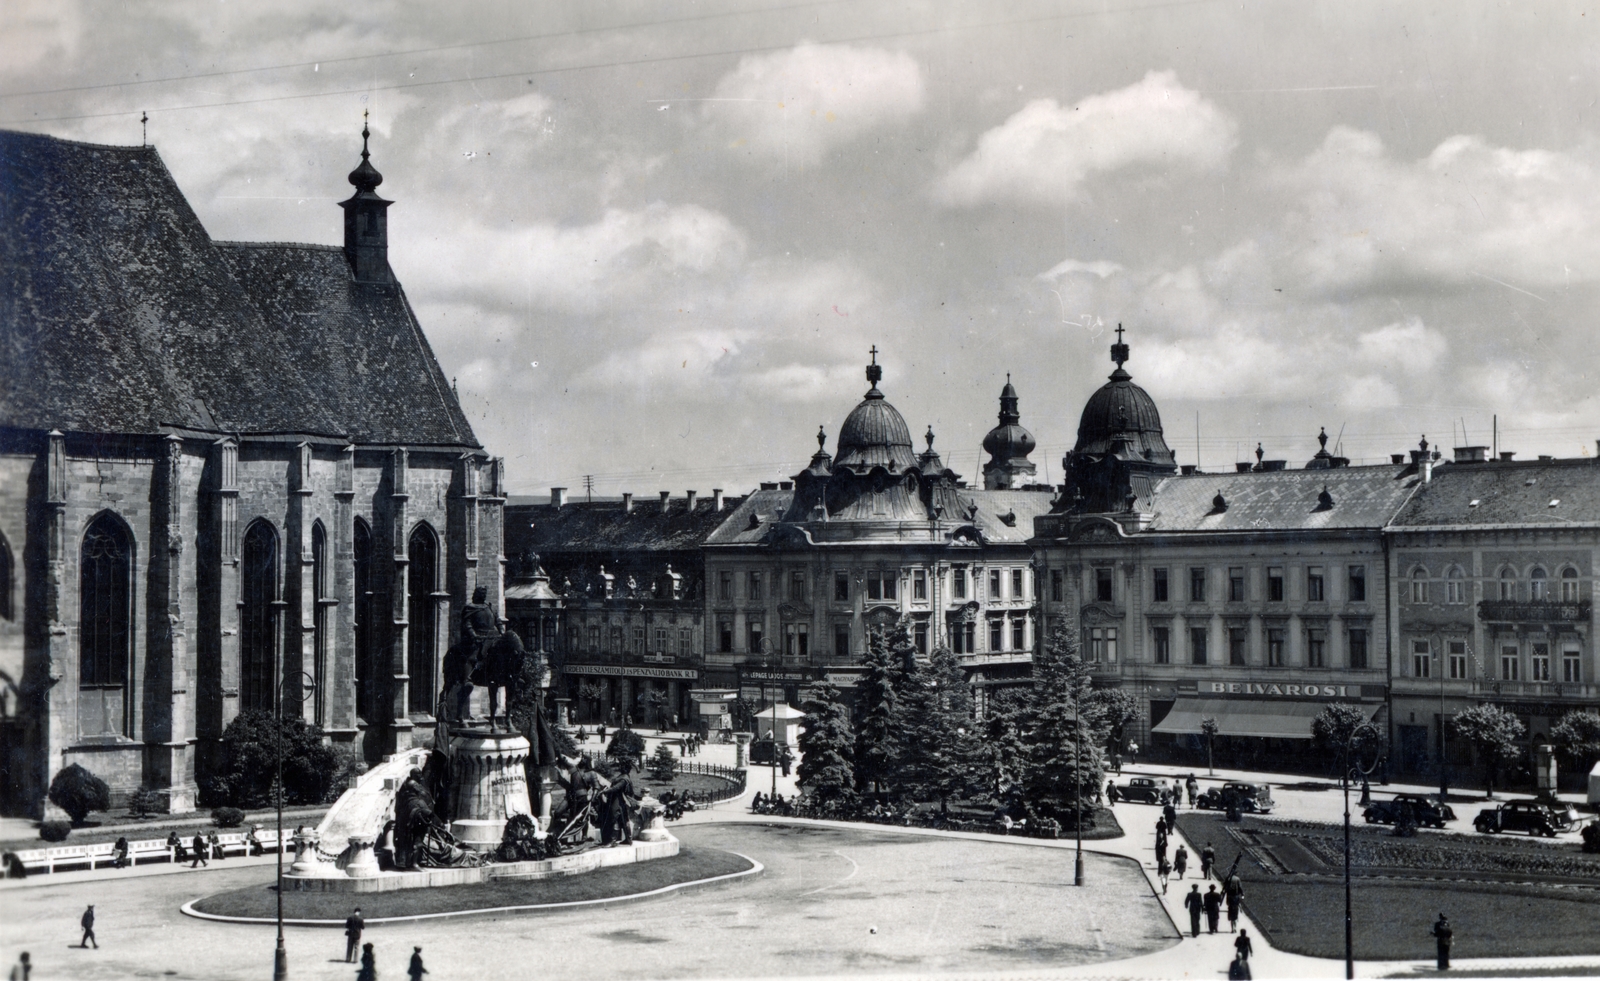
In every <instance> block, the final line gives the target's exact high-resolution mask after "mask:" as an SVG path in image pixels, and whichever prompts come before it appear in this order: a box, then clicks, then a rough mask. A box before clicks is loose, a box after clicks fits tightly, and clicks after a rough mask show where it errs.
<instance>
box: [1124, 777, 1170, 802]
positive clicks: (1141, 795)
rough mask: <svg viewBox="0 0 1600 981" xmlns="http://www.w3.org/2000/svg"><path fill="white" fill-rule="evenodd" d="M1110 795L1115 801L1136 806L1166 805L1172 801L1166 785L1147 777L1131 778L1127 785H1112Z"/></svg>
mask: <svg viewBox="0 0 1600 981" xmlns="http://www.w3.org/2000/svg"><path fill="white" fill-rule="evenodd" d="M1110 793H1112V794H1114V795H1115V799H1116V800H1125V801H1132V802H1134V803H1136V804H1166V803H1170V802H1171V800H1172V793H1171V791H1170V790H1169V789H1168V788H1167V785H1166V784H1165V783H1162V782H1161V781H1159V780H1152V779H1150V778H1149V777H1132V778H1130V779H1129V780H1128V782H1127V783H1123V784H1112V785H1111V791H1110Z"/></svg>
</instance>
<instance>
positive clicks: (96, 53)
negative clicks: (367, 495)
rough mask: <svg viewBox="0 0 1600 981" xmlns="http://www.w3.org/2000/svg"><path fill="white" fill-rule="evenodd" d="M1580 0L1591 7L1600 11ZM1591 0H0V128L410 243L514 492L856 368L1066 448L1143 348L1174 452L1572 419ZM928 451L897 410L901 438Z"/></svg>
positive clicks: (634, 457)
mask: <svg viewBox="0 0 1600 981" xmlns="http://www.w3.org/2000/svg"><path fill="white" fill-rule="evenodd" d="M1590 13H1594V14H1595V15H1596V16H1595V17H1593V18H1591V17H1589V16H1588V15H1589V14H1590ZM1597 20H1600V8H1596V7H1595V6H1594V5H1593V4H1587V5H1586V4H1584V3H1559V2H1541V3H1538V4H1527V3H1471V2H1427V3H1424V2H1406V0H1383V2H1373V0H1334V2H1315V0H1243V2H1240V0H1231V2H1222V0H1170V2H1157V0H1130V2H1121V0H1104V2H1102V0H1051V2H1044V0H1009V2H1006V3H977V2H960V0H918V2H868V0H856V2H810V3H798V2H795V3H782V2H778V0H748V2H743V3H736V2H732V0H707V2H698V3H697V2H682V0H680V2H649V3H646V2H626V0H591V2H554V3H530V2H485V3H471V2H457V3H449V4H441V3H428V2H406V0H394V2H386V3H378V2H374V3H353V4H328V3H326V2H311V0H305V2H300V0H285V2H262V0H256V2H250V3H245V2H237V0H225V2H218V0H212V2H192V3H190V2H167V0H163V2H159V3H156V2H137V0H127V2H120V3H99V4H97V3H82V2H76V0H45V2H35V0H6V2H5V3H3V4H0V126H3V127H5V128H12V129H23V130H28V131H33V132H43V133H49V134H52V135H56V136H60V137H64V138H68V139H77V140H87V141H91V142H99V143H112V144H137V143H138V142H139V141H140V140H141V124H140V116H141V113H148V116H149V121H148V139H149V141H150V142H151V143H152V144H153V145H155V146H156V147H157V148H158V150H159V151H160V153H161V156H162V158H163V160H164V161H165V162H166V164H167V166H168V167H169V168H170V170H171V171H172V173H173V175H174V176H175V178H176V179H177V181H178V184H179V185H180V187H181V188H182V189H183V191H184V192H185V194H186V195H187V197H188V199H189V201H190V202H191V204H192V205H193V206H194V208H195V211H196V212H197V213H198V214H199V216H200V219H201V220H202V222H203V223H204V224H205V226H206V228H207V229H208V231H209V232H210V233H211V235H212V236H213V238H215V239H218V240H256V241H298V242H315V243H324V244H338V243H339V242H341V241H342V234H343V232H342V212H341V211H340V210H339V208H338V207H337V202H338V201H339V200H342V199H343V198H345V197H348V196H349V194H350V192H351V188H350V186H349V184H348V183H347V181H346V175H347V174H348V172H349V171H350V170H351V169H352V168H353V167H354V165H355V164H356V163H357V162H358V154H359V152H360V130H361V125H362V113H363V112H364V111H366V112H370V114H371V116H370V123H371V127H372V162H373V164H374V165H375V166H376V167H377V168H378V169H379V170H380V171H381V172H382V173H383V175H384V183H383V186H382V187H381V188H380V193H381V194H383V195H384V196H385V197H387V198H389V199H391V200H393V201H394V202H395V204H394V206H393V207H392V208H391V209H390V223H389V234H390V243H389V246H390V247H389V259H390V264H391V265H392V266H393V267H394V269H395V271H396V273H397V275H398V276H399V278H400V280H401V282H402V283H403V284H404V286H405V290H406V294H407V296H408V297H409V299H410V301H411V303H412V305H413V306H414V307H415V309H416V311H417V314H418V317H419V318H420V320H421V322H422V324H423V326H424V328H425V330H426V331H427V334H428V337H429V340H430V342H431V343H432V345H433V348H434V351H435V352H436V354H437V355H438V357H439V359H440V362H441V364H442V365H443V367H444V370H445V373H446V374H447V375H449V376H450V377H452V378H453V379H454V380H455V383H456V386H457V390H458V392H459V396H460V399H461V402H462V405H463V408H464V409H465V410H466V412H467V414H468V416H469V418H470V419H471V421H472V424H473V426H474V429H475V431H476V433H477V436H478V439H479V440H480V441H481V442H482V443H483V444H484V445H485V446H486V447H487V448H488V449H489V450H490V451H491V452H492V453H494V454H495V455H498V456H503V457H505V459H506V461H507V472H508V482H509V485H510V489H511V490H512V492H513V493H521V494H533V493H539V494H543V493H547V492H548V489H549V487H551V486H566V487H569V488H573V489H574V490H575V491H577V492H579V493H580V494H581V491H582V488H583V487H584V486H585V476H586V475H588V476H591V477H592V480H593V487H594V492H595V493H596V494H601V495H611V494H617V493H620V492H622V491H632V492H634V493H637V494H640V495H641V496H650V495H653V494H654V493H655V492H657V491H661V490H670V491H673V492H674V493H682V492H683V491H684V490H686V489H691V488H692V489H696V490H699V491H700V492H701V493H702V494H704V493H707V492H708V491H710V490H711V489H712V488H715V487H720V488H724V489H726V490H727V491H728V492H729V493H740V492H743V491H746V490H749V489H751V488H753V487H754V486H755V485H756V484H757V483H758V482H759V481H763V480H777V479H782V478H784V477H787V476H789V475H791V474H793V473H795V472H796V471H798V470H800V469H801V468H802V467H803V466H805V464H806V462H807V460H808V459H809V458H810V455H811V453H812V452H814V450H815V442H814V440H815V433H816V430H817V427H818V426H819V425H820V426H822V427H823V428H824V430H825V431H826V432H827V434H828V436H829V442H828V449H829V451H830V452H831V451H832V450H833V448H834V444H833V439H832V437H833V435H834V434H835V433H836V432H837V430H838V428H839V425H840V424H841V423H842V421H843V420H844V417H845V416H846V414H848V412H849V411H850V409H851V408H852V407H853V406H854V405H855V404H856V402H857V401H858V400H859V399H860V397H861V395H862V393H863V392H864V391H865V390H866V388H867V382H866V380H865V378H864V376H863V368H864V366H865V364H866V363H867V361H868V358H869V353H868V352H869V349H871V348H873V347H876V348H877V350H878V352H879V354H878V360H879V362H880V363H881V364H882V365H883V368H884V380H883V383H882V385H881V387H882V389H883V391H884V392H885V394H886V395H887V396H888V398H889V400H890V402H891V403H893V404H894V405H895V406H896V407H897V408H899V410H900V411H901V413H902V414H903V415H904V416H905V418H906V421H907V423H908V424H909V426H910V428H911V431H912V433H913V434H916V435H918V436H919V437H920V434H921V433H923V431H924V430H925V429H926V428H927V427H930V426H931V427H932V429H933V431H934V432H935V433H936V436H937V441H936V443H935V448H936V449H938V450H939V451H940V452H941V453H942V455H943V457H944V459H945V462H946V463H947V464H948V465H950V466H951V467H952V468H953V469H955V470H956V471H958V472H959V473H961V474H963V475H964V476H966V477H968V478H970V479H971V480H972V481H973V482H974V483H978V482H980V481H981V470H980V467H981V461H982V459H983V457H982V455H981V450H980V446H979V444H980V442H981V440H982V439H983V436H984V434H985V433H986V432H987V431H988V430H989V429H990V428H991V427H993V426H994V425H995V422H996V413H997V411H998V402H997V399H998V395H999V392H1000V389H1001V387H1002V386H1003V385H1004V384H1005V382H1006V377H1007V375H1008V374H1009V375H1010V377H1011V379H1012V382H1013V383H1014V384H1015V385H1016V387H1017V390H1018V392H1019V393H1020V395H1021V409H1022V422H1023V425H1024V426H1026V427H1027V428H1028V429H1029V430H1030V431H1032V433H1033V434H1034V436H1035V437H1036V438H1037V440H1038V441H1039V444H1040V445H1039V449H1038V450H1036V451H1035V452H1034V454H1033V457H1032V458H1033V460H1034V462H1035V463H1036V464H1037V465H1038V466H1039V476H1040V479H1042V480H1049V481H1052V482H1059V481H1060V479H1061V456H1062V454H1063V453H1064V452H1065V451H1067V450H1069V449H1070V448H1071V446H1072V444H1073V442H1074V440H1075V438H1076V431H1077V422H1078V415H1079V413H1080V411H1081V409H1082V406H1083V404H1084V402H1085V400H1086V399H1087V398H1088V397H1089V395H1090V394H1091V393H1092V392H1093V391H1094V389H1095V388H1096V387H1098V386H1099V385H1101V384H1103V383H1104V377H1105V376H1106V375H1107V374H1108V373H1109V372H1110V371H1111V370H1112V367H1113V365H1112V364H1111V363H1110V361H1109V355H1108V346H1109V344H1110V343H1111V341H1112V340H1113V337H1112V334H1111V331H1113V330H1114V329H1115V327H1116V326H1117V325H1118V324H1122V325H1123V326H1124V327H1125V328H1126V331H1127V334H1126V339H1127V342H1128V343H1129V345H1130V346H1131V349H1132V357H1131V360H1130V361H1129V362H1128V365H1127V369H1128V370H1129V371H1130V372H1131V373H1132V375H1133V376H1134V379H1135V381H1136V382H1137V383H1138V384H1140V385H1142V386H1143V387H1144V388H1145V389H1146V390H1147V391H1149V392H1150V394H1151V395H1152V396H1153V397H1154V399H1155V401H1156V404H1157V405H1158V407H1159V408H1160V411H1161V414H1162V421H1163V423H1164V426H1165V430H1166V437H1167V441H1168V443H1169V445H1171V446H1172V447H1173V449H1174V450H1175V451H1176V453H1177V456H1178V460H1179V462H1180V463H1196V462H1198V463H1199V464H1200V465H1201V466H1202V468H1204V469H1212V468H1215V469H1230V470H1231V469H1232V464H1233V463H1234V461H1236V460H1243V459H1246V458H1250V457H1252V454H1253V452H1254V450H1255V448H1256V445H1257V444H1258V443H1260V444H1261V445H1262V447H1263V449H1264V452H1265V453H1266V456H1267V457H1268V458H1269V459H1287V460H1290V461H1291V465H1297V464H1298V463H1299V462H1303V461H1304V460H1306V459H1309V458H1310V457H1311V456H1312V454H1313V453H1314V452H1315V451H1316V449H1317V444H1316V436H1317V433H1318V431H1319V429H1320V428H1322V427H1326V430H1327V432H1328V434H1329V435H1330V437H1333V439H1334V440H1335V444H1334V445H1336V446H1342V450H1343V453H1344V455H1346V456H1349V457H1351V458H1352V459H1353V460H1355V461H1357V462H1360V461H1366V462H1380V461H1383V460H1386V459H1387V457H1388V456H1389V454H1392V453H1400V452H1404V451H1406V450H1408V449H1410V448H1412V447H1414V446H1415V445H1416V444H1417V442H1418V440H1419V438H1420V437H1422V436H1423V435H1426V437H1427V439H1428V440H1429V442H1430V443H1432V444H1434V445H1437V446H1440V447H1441V448H1445V450H1446V453H1447V456H1448V448H1449V447H1451V446H1455V445H1463V444H1468V443H1470V444H1476V445H1487V444H1489V443H1490V442H1491V439H1492V436H1491V434H1492V432H1493V430H1494V427H1495V425H1496V422H1497V423H1498V430H1499V446H1500V448H1501V449H1502V450H1513V451H1516V452H1517V453H1518V458H1519V459H1524V458H1528V457H1531V456H1533V455H1535V454H1554V455H1556V456H1561V457H1575V456H1580V455H1591V454H1593V453H1594V452H1595V446H1596V443H1595V440H1596V439H1600V402H1597V399H1596V396H1595V388H1596V381H1597V378H1596V370H1597V358H1600V354H1597V346H1596V345H1595V344H1594V343H1593V342H1592V339H1591V337H1592V332H1593V327H1594V320H1595V311H1596V309H1597V308H1600V116H1597V109H1596V99H1597V97H1600V37H1597V36H1596V35H1597V29H1600V24H1597V23H1596V22H1597ZM918 442H919V447H918V448H919V449H920V448H921V447H920V438H919V440H918Z"/></svg>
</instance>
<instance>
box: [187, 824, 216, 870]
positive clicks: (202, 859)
mask: <svg viewBox="0 0 1600 981" xmlns="http://www.w3.org/2000/svg"><path fill="white" fill-rule="evenodd" d="M190 844H191V845H193V846H194V861H193V862H191V863H189V868H191V869H193V868H198V867H200V866H202V865H210V864H211V863H210V862H207V861H206V855H208V854H209V853H210V851H211V846H210V845H208V844H206V836H205V835H203V834H201V833H200V832H198V831H196V832H195V833H194V841H192V842H190Z"/></svg>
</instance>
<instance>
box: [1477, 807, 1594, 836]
mask: <svg viewBox="0 0 1600 981" xmlns="http://www.w3.org/2000/svg"><path fill="white" fill-rule="evenodd" d="M1576 817H1577V815H1576V814H1575V813H1574V812H1573V811H1572V809H1571V807H1570V806H1569V805H1558V806H1555V807H1552V806H1551V805H1549V804H1546V803H1544V802H1543V801H1536V800H1511V801H1506V802H1505V803H1504V804H1499V805H1497V806H1495V807H1486V808H1484V809H1483V810H1481V811H1479V812H1478V816H1477V817H1475V818H1473V819H1472V826H1473V827H1474V828H1477V829H1478V831H1480V832H1482V833H1483V834H1496V833H1498V832H1501V831H1525V832H1527V833H1528V834H1530V835H1544V836H1545V837H1546V838H1554V837H1555V836H1556V835H1557V834H1559V833H1560V832H1562V831H1570V830H1572V827H1573V824H1574V823H1575V819H1576Z"/></svg>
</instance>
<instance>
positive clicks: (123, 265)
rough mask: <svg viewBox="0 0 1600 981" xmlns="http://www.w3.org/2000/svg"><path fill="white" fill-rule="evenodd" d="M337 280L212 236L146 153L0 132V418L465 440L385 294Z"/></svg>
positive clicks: (45, 424)
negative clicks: (378, 346)
mask: <svg viewBox="0 0 1600 981" xmlns="http://www.w3.org/2000/svg"><path fill="white" fill-rule="evenodd" d="M246 253H248V254H246ZM349 277H350V274H349V270H348V266H347V265H346V264H345V262H344V256H343V253H342V250H339V249H336V248H335V249H327V248H318V247H314V246H290V245H254V246H223V245H219V244H218V243H215V242H213V241H212V240H211V237H210V236H209V235H208V234H207V233H206V230H205V228H204V227H203V226H202V225H201V224H200V220H199V218H198V217H197V216H196V215H195V213H194V210H193V208H191V207H190V205H189V203H188V201H187V200H186V199H185V198H184V196H183V192H182V191H181V190H180V189H179V188H178V186H177V183H176V182H175V181H174V180H173V178H172V175H171V173H170V172H169V171H168V170H167V168H166V166H165V164H163V163H162V161H161V158H160V156H159V154H157V152H156V150H155V149H154V148H152V147H109V146H96V145H92V144H87V143H77V142H72V141H68V140H61V139H56V138H54V137H50V136H41V135H36V134H30V133H17V132H6V131H0V323H4V324H5V330H4V331H0V359H3V361H4V363H5V365H6V368H5V370H4V372H0V426H8V427H15V428H21V429H63V430H68V431H74V430H75V431H82V432H106V433H155V432H160V431H163V430H166V429H169V428H181V429H192V430H200V431H209V432H236V433H304V434H318V435H327V436H342V437H349V438H355V439H360V440H362V441H370V442H396V443H442V444H448V445H463V446H473V447H475V446H477V441H476V439H475V437H474V436H473V434H472V430H471V427H470V426H469V425H468V424H467V422H466V419H465V417H464V416H462V414H461V411H460V408H459V406H457V404H456V402H455V398H454V396H453V394H452V393H451V392H450V391H449V389H448V386H446V385H445V384H444V378H443V375H442V373H441V372H440V371H439V367H438V364H437V363H436V362H435V360H434V358H433V354H432V352H431V351H430V350H429V349H428V347H427V342H426V340H425V339H424V338H423V336H422V331H421V328H420V326H418V325H417V323H416V319H415V317H414V316H412V314H411V311H410V308H409V307H408V305H407V304H406V302H405V298H404V295H403V294H402V293H401V292H400V291H399V289H398V287H389V288H388V292H387V293H383V292H381V290H380V291H373V292H368V291H371V290H372V289H373V288H372V287H368V286H363V287H361V288H360V292H358V291H357V290H356V288H355V287H354V284H353V283H351V282H349ZM374 339H377V341H375V340H374ZM377 342H381V343H383V344H384V346H385V347H389V348H390V350H389V351H386V352H381V353H380V352H375V351H374V352H372V353H368V354H359V353H358V352H359V350H360V349H361V348H364V347H368V348H370V347H373V346H374V345H375V343H377ZM402 342H406V343H404V345H402ZM402 346H404V347H405V348H406V349H405V350H403V351H402V350H401V348H402Z"/></svg>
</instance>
